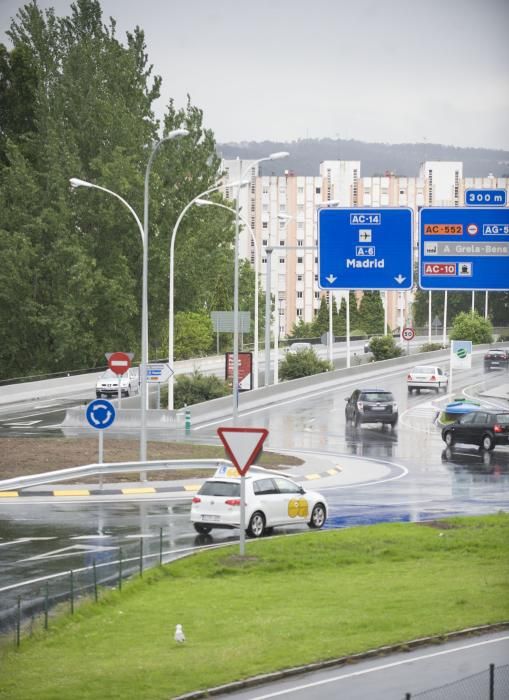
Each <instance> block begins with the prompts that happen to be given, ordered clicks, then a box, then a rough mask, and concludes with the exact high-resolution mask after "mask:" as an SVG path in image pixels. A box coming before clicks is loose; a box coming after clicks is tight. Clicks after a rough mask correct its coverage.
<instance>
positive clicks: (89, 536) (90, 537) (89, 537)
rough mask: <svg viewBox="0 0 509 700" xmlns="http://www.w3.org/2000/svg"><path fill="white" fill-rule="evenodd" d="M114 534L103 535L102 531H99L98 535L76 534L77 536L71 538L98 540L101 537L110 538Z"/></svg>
mask: <svg viewBox="0 0 509 700" xmlns="http://www.w3.org/2000/svg"><path fill="white" fill-rule="evenodd" d="M111 537H112V535H103V534H102V533H100V534H99V533H97V535H76V536H75V537H69V539H70V540H98V539H101V538H110V539H111Z"/></svg>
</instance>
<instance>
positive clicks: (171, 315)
mask: <svg viewBox="0 0 509 700" xmlns="http://www.w3.org/2000/svg"><path fill="white" fill-rule="evenodd" d="M236 184H237V183H235V182H234V183H232V184H231V185H228V186H229V187H231V186H232V185H236ZM246 184H247V183H245V182H239V183H238V186H239V188H240V187H244V185H246ZM222 187H225V184H224V183H223V182H221V183H219V184H216V185H214V187H210V188H209V189H208V190H205V192H200V194H197V195H196V197H193V199H192V200H191V201H190V202H188V203H187V204H186V206H185V207H184V208H183V209H182V211H181V212H180V214H179V216H178V219H177V221H176V222H175V226H174V227H173V231H172V234H171V242H170V288H169V294H168V364H169V366H170V367H171V369H173V363H174V357H173V354H174V345H175V339H174V336H175V310H174V309H175V307H174V291H175V280H174V269H175V237H176V235H177V231H178V228H179V226H180V223H181V221H182V219H183V218H184V216H185V214H186V212H187V211H188V209H190V208H191V207H192V206H193V204H195V202H196V201H197V200H198V199H201V198H202V197H206V196H207V195H208V194H211V193H212V192H217V191H218V190H220V189H221V188H222ZM173 388H174V375H173V374H172V375H171V377H170V378H169V379H168V410H169V411H173V405H174V392H173Z"/></svg>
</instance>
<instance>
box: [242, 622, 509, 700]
mask: <svg viewBox="0 0 509 700" xmlns="http://www.w3.org/2000/svg"><path fill="white" fill-rule="evenodd" d="M508 639H509V635H506V636H504V637H497V639H487V640H484V641H482V642H473V643H472V644H464V645H463V646H459V647H456V648H454V649H444V650H442V651H435V652H433V653H431V654H421V656H414V657H413V658H411V659H401V660H400V661H393V662H391V663H388V664H381V665H380V666H374V667H373V668H368V669H365V670H363V671H352V672H351V673H342V674H341V675H339V676H334V677H333V678H326V679H324V680H321V681H314V682H313V683H303V684H302V685H296V686H293V687H292V688H288V689H287V690H278V691H276V692H274V693H267V694H266V695H257V696H256V697H254V698H252V699H251V700H269V698H276V697H279V696H281V695H288V694H289V693H295V692H298V691H299V690H306V689H307V688H316V687H317V686H320V685H326V684H327V683H336V682H337V681H342V680H345V679H346V678H354V677H355V676H364V675H367V674H368V673H376V672H377V671H385V670H386V669H388V668H396V667H397V666H403V665H404V664H411V663H414V662H415V661H424V660H426V659H432V658H434V657H436V656H444V655H445V654H454V653H456V652H457V651H465V649H473V648H475V647H480V646H484V645H486V644H495V643H497V642H503V641H506V640H508Z"/></svg>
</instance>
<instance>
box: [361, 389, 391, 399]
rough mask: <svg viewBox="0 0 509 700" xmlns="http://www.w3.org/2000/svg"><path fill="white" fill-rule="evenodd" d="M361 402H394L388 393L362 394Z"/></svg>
mask: <svg viewBox="0 0 509 700" xmlns="http://www.w3.org/2000/svg"><path fill="white" fill-rule="evenodd" d="M360 398H361V401H393V398H392V394H390V393H389V392H388V391H366V392H363V393H362V394H361V397H360Z"/></svg>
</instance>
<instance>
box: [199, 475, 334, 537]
mask: <svg viewBox="0 0 509 700" xmlns="http://www.w3.org/2000/svg"><path fill="white" fill-rule="evenodd" d="M221 470H222V473H223V475H222V476H218V472H219V473H221ZM218 472H216V476H214V477H213V478H211V479H207V481H205V482H204V483H203V484H202V486H201V488H200V490H199V491H198V492H197V494H196V495H195V496H194V498H193V501H192V505H191V522H192V523H193V525H194V529H195V530H196V531H197V532H199V533H200V534H207V533H209V532H210V531H211V530H212V529H213V528H239V527H240V477H239V475H238V473H237V471H236V470H235V469H234V468H233V467H231V468H227V469H225V468H224V467H223V468H220V469H219V470H218ZM245 492H246V513H245V518H246V533H247V534H248V536H250V537H261V536H262V535H263V534H265V533H270V532H271V531H272V528H273V527H274V526H276V525H295V524H302V523H306V524H307V525H308V526H309V527H311V528H321V527H323V525H324V523H325V521H326V519H327V502H326V500H325V498H324V497H323V496H322V495H321V494H320V493H317V492H316V491H306V490H304V488H303V487H302V486H300V484H297V483H296V482H295V481H292V480H291V479H288V478H286V477H283V476H280V475H278V474H275V473H274V472H270V471H268V470H264V469H261V468H260V467H256V468H251V470H250V471H249V472H248V474H247V475H246V477H245Z"/></svg>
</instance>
